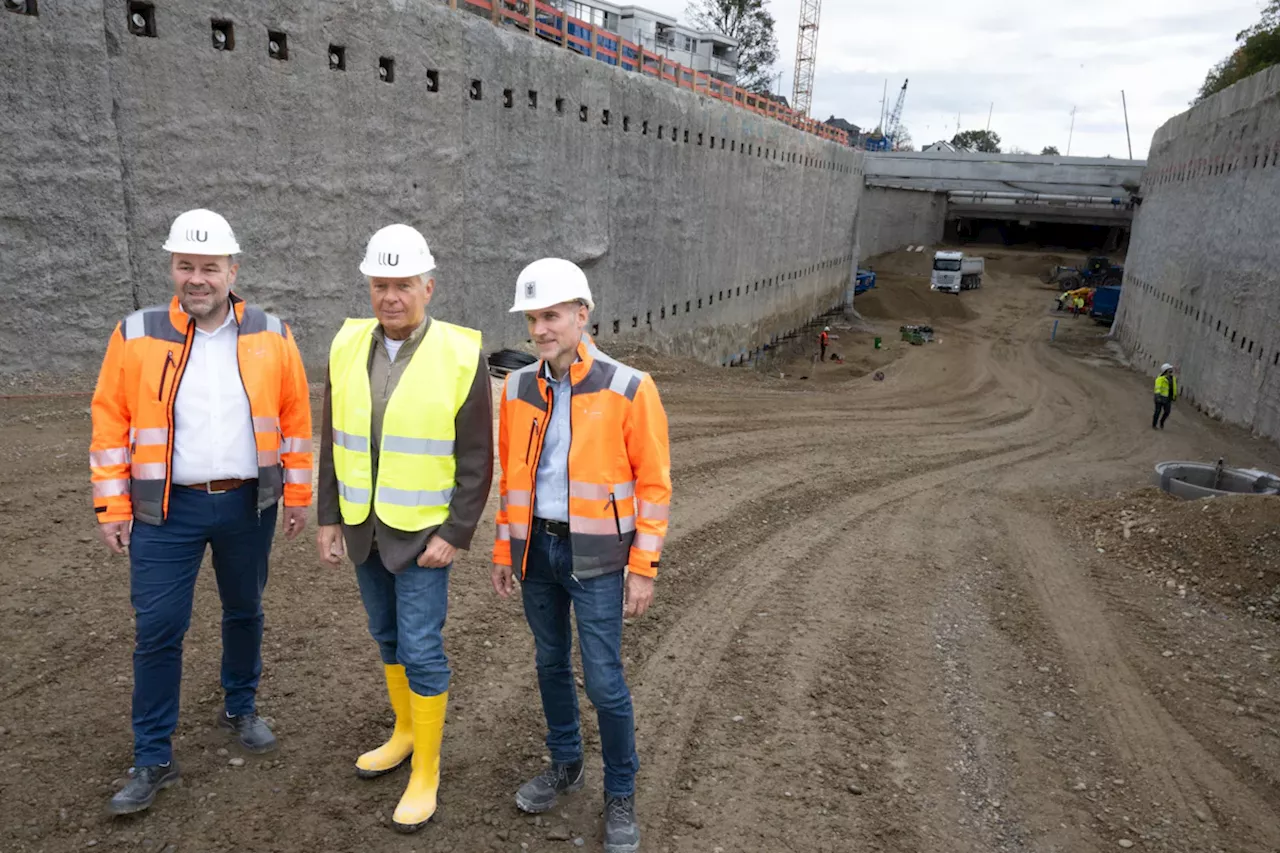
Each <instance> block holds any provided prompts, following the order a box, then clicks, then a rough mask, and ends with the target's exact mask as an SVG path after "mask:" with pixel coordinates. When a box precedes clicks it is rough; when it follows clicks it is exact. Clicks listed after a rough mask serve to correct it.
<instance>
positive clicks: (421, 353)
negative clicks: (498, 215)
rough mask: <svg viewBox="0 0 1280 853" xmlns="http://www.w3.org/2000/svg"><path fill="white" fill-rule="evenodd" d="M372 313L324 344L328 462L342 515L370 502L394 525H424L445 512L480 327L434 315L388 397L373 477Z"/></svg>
mask: <svg viewBox="0 0 1280 853" xmlns="http://www.w3.org/2000/svg"><path fill="white" fill-rule="evenodd" d="M377 327H378V321H377V320H353V319H348V320H347V321H346V322H345V323H344V324H343V326H342V328H341V329H340V330H339V331H338V334H337V335H335V336H334V339H333V344H332V345H331V346H330V348H329V382H330V400H331V402H332V412H333V413H332V417H333V467H334V470H335V472H336V473H337V475H338V506H339V508H340V509H341V511H342V520H343V522H344V523H346V524H350V525H356V524H360V523H361V522H363V521H364V520H365V519H366V518H368V517H369V507H370V505H372V506H373V511H374V512H375V513H376V514H377V516H378V518H379V519H381V520H382V522H383V523H384V524H387V525H389V526H390V527H393V528H395V529H396V530H407V531H416V530H425V529H426V528H428V527H436V526H438V525H440V524H443V523H444V522H445V520H446V519H447V518H448V517H449V500H450V498H452V497H453V489H454V485H455V475H456V472H457V464H456V462H455V459H454V455H453V443H454V439H455V438H456V436H455V434H454V419H455V418H456V417H457V415H458V410H459V409H460V408H462V404H463V402H464V401H465V400H466V399H467V395H468V393H470V390H471V384H472V382H473V381H474V380H475V375H476V368H477V365H478V364H479V361H480V332H478V331H476V330H475V329H467V328H464V327H462V326H455V325H453V324H452V323H443V322H441V321H439V320H435V319H433V320H432V321H431V325H430V326H428V327H427V333H426V336H425V337H423V339H422V342H421V343H420V344H419V345H418V348H417V350H415V351H414V353H413V357H412V358H411V359H410V360H409V364H408V366H406V367H405V370H404V373H403V374H402V375H401V377H400V381H399V383H398V384H397V385H396V389H395V390H394V391H392V392H391V399H390V400H388V401H387V410H386V412H385V413H384V414H383V418H382V436H381V443H380V445H379V447H378V482H377V483H376V484H375V483H374V482H373V457H372V455H371V454H370V451H369V444H370V436H371V434H372V418H373V412H372V405H373V404H372V394H371V391H370V388H369V347H370V346H371V345H372V343H373V332H374V330H375V329H376V328H377Z"/></svg>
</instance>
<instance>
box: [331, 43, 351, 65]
mask: <svg viewBox="0 0 1280 853" xmlns="http://www.w3.org/2000/svg"><path fill="white" fill-rule="evenodd" d="M329 70H330V71H346V70H347V49H346V48H345V47H343V46H342V45H340V44H331V45H329Z"/></svg>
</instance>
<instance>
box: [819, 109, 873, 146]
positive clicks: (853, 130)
mask: <svg viewBox="0 0 1280 853" xmlns="http://www.w3.org/2000/svg"><path fill="white" fill-rule="evenodd" d="M823 124H826V125H830V126H831V127H834V128H836V129H837V130H843V131H844V132H845V133H847V134H849V147H850V148H866V147H867V134H866V133H865V132H864V131H863V130H862V128H860V127H858V126H857V125H856V124H853V123H852V122H848V121H845V120H844V119H842V118H836V117H835V116H832V117H831V118H829V119H827V120H826V121H824V122H823Z"/></svg>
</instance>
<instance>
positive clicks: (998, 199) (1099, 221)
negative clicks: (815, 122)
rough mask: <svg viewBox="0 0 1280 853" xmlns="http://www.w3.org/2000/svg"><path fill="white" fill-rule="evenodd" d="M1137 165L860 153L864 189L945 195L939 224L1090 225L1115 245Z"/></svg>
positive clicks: (1131, 202) (1132, 200)
mask: <svg viewBox="0 0 1280 853" xmlns="http://www.w3.org/2000/svg"><path fill="white" fill-rule="evenodd" d="M1145 166H1146V162H1145V161H1143V160H1116V159H1113V158H1110V157H1106V158H1094V157H1061V156H1054V155H1049V156H1037V155H1027V154H982V153H971V152H950V151H929V152H914V151H895V152H883V153H875V154H868V155H867V174H866V183H867V186H868V187H878V188H882V189H887V190H908V191H916V192H929V193H946V195H947V205H946V220H947V222H948V223H956V224H958V225H961V227H963V225H962V224H963V223H965V222H967V221H975V222H976V221H989V220H994V221H997V222H1015V223H1020V224H1022V225H1031V224H1033V223H1049V224H1066V225H1091V226H1103V227H1108V228H1112V229H1115V230H1114V231H1113V232H1112V235H1111V237H1110V238H1109V240H1108V242H1109V243H1112V244H1117V245H1118V243H1119V242H1120V241H1121V240H1122V239H1123V237H1124V235H1125V234H1127V232H1128V230H1129V228H1130V226H1131V225H1132V222H1133V213H1134V208H1135V207H1136V206H1137V204H1139V203H1140V202H1139V201H1137V200H1136V194H1137V191H1138V186H1139V184H1140V182H1141V180H1142V171H1143V169H1144V168H1145Z"/></svg>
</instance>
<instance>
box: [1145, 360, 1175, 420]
mask: <svg viewBox="0 0 1280 853" xmlns="http://www.w3.org/2000/svg"><path fill="white" fill-rule="evenodd" d="M1176 399H1178V378H1177V377H1176V376H1174V375H1173V365H1172V364H1162V365H1160V375H1159V376H1157V377H1156V410H1155V413H1154V414H1152V415H1151V428H1152V429H1157V428H1158V429H1164V422H1165V421H1167V420H1169V412H1170V411H1172V410H1173V401H1174V400H1176Z"/></svg>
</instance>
